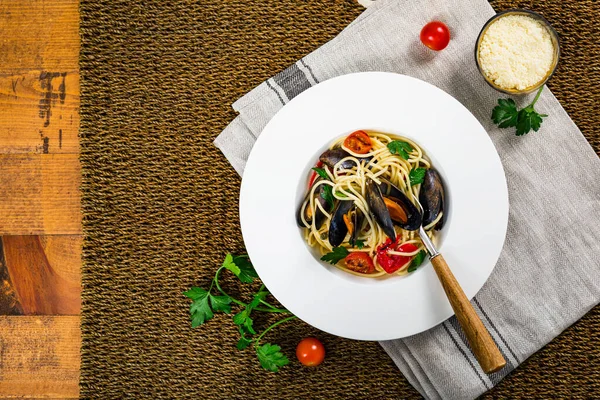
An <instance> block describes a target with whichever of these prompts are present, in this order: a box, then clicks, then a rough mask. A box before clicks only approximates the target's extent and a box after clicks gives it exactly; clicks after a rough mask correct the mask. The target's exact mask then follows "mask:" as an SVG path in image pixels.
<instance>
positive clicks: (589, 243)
mask: <svg viewBox="0 0 600 400" xmlns="http://www.w3.org/2000/svg"><path fill="white" fill-rule="evenodd" d="M493 14H494V11H493V10H492V8H491V7H490V6H489V4H488V3H487V1H485V0H468V1H467V0H450V1H444V0H430V1H427V2H417V1H408V0H384V1H378V2H376V3H375V4H374V5H373V6H371V7H369V8H368V9H367V10H366V11H365V12H364V13H363V14H362V15H361V16H359V17H358V18H357V19H356V20H355V21H354V22H352V23H351V24H350V25H349V26H348V27H347V28H346V29H345V30H344V31H343V32H341V33H340V34H339V35H338V36H337V37H336V38H335V39H333V40H332V41H330V42H329V43H327V44H325V45H324V46H322V47H321V48H319V49H317V50H315V51H314V52H312V53H311V54H309V55H307V56H306V57H304V58H303V59H301V60H299V61H298V62H296V63H295V64H294V65H292V66H290V67H289V68H287V69H286V70H284V71H283V72H281V73H279V74H277V75H275V76H274V77H272V78H270V79H268V80H267V81H265V82H263V83H262V84H261V85H259V86H258V87H256V88H255V89H254V90H252V91H251V92H250V93H248V94H247V95H245V96H244V97H242V98H241V99H239V100H238V101H236V102H235V104H233V108H234V109H235V110H236V111H238V112H239V116H238V117H237V118H236V119H235V120H234V121H233V122H231V124H230V125H229V126H227V128H226V129H225V130H224V131H223V133H221V135H220V136H219V137H218V138H217V139H216V140H215V144H216V146H217V147H219V148H220V149H221V150H222V151H223V153H224V154H225V156H226V157H227V158H228V160H229V161H230V162H231V164H232V165H233V166H234V168H235V169H236V171H238V173H240V174H242V173H243V170H244V165H245V160H246V159H247V157H248V154H249V153H250V150H251V149H252V146H253V143H254V141H255V140H256V138H257V137H258V135H259V134H260V132H261V131H262V129H263V128H264V126H265V125H266V123H267V122H268V121H269V119H270V118H271V117H272V116H273V115H274V114H275V113H276V112H277V111H278V110H279V109H281V107H282V106H283V105H284V104H286V103H287V102H288V101H289V100H291V99H292V98H293V97H294V96H296V95H298V94H299V93H301V92H302V91H303V90H305V89H308V88H309V87H311V86H313V85H315V84H317V83H319V82H322V81H324V80H326V79H329V78H332V77H335V76H338V75H342V74H346V73H351V72H359V71H391V72H397V73H402V74H406V75H410V76H414V77H417V78H420V79H422V80H424V81H427V82H430V83H433V84H434V85H436V86H438V87H440V88H441V89H443V90H445V91H446V92H448V93H450V94H451V95H452V96H454V97H455V98H457V99H458V100H459V101H460V102H462V103H463V104H464V105H465V106H466V107H467V108H468V109H469V110H470V111H471V112H472V113H473V114H474V115H475V116H476V117H477V118H478V119H479V121H480V122H481V123H482V124H483V126H484V127H485V128H486V130H487V131H488V133H489V135H490V137H491V139H492V141H493V142H494V145H495V146H496V149H497V150H498V153H499V154H500V158H501V160H502V163H503V166H504V170H505V172H506V178H507V181H508V189H509V200H510V217H509V223H508V233H507V238H506V243H505V245H504V249H503V250H502V254H501V256H500V259H499V261H498V263H497V265H496V267H495V269H494V272H493V273H492V276H491V277H490V278H489V280H488V281H487V283H486V284H485V285H484V287H483V288H482V289H481V291H480V292H479V293H478V294H477V295H476V297H475V298H474V299H473V301H472V304H473V305H474V307H475V310H476V311H477V312H478V313H479V315H480V316H481V318H482V319H483V322H484V324H485V325H486V327H487V328H488V330H489V331H490V333H491V334H492V336H493V338H494V339H495V341H496V343H497V344H498V345H499V347H500V349H501V351H502V353H503V354H504V356H505V358H506V360H507V365H506V367H505V368H503V369H502V370H501V371H499V372H496V373H494V374H491V375H486V374H485V373H484V372H483V371H482V370H481V368H480V367H479V365H478V363H477V361H476V360H475V358H474V357H473V354H472V352H471V350H470V348H469V346H468V345H467V343H466V340H465V337H464V335H463V333H462V331H461V329H460V327H459V325H458V323H457V321H456V318H455V317H452V318H450V319H449V320H447V321H445V322H444V323H442V324H440V325H438V326H436V327H434V328H432V329H430V330H428V331H426V332H423V333H421V334H418V335H414V336H411V337H407V338H404V339H398V340H392V341H386V342H381V345H382V346H383V348H384V349H385V350H386V351H387V353H388V354H389V355H390V357H392V359H393V360H394V362H395V363H396V365H398V367H399V368H400V370H401V371H402V373H403V374H404V375H405V376H406V378H407V379H408V380H409V381H410V382H411V384H412V385H413V386H414V387H415V388H417V390H419V392H421V394H423V396H425V397H426V398H432V399H436V398H444V399H463V398H474V397H476V396H478V395H480V394H481V393H483V392H485V391H487V390H488V389H490V388H492V387H493V386H494V385H496V384H497V383H498V382H499V381H500V380H501V379H502V378H503V377H504V376H506V375H507V374H508V373H509V372H510V371H512V370H513V369H514V368H515V367H516V366H517V365H519V364H520V363H522V362H523V361H524V360H525V359H526V358H527V357H529V356H530V355H531V354H532V353H534V352H536V351H537V350H539V349H540V347H542V346H544V345H545V344H546V343H548V342H549V341H550V340H551V339H552V338H554V337H555V336H556V335H558V334H559V333H560V332H562V331H563V330H564V329H565V328H567V327H568V326H569V325H571V324H572V323H573V322H575V321H576V320H578V319H579V318H580V317H581V316H583V315H584V314H585V313H586V312H587V311H588V310H590V309H591V308H592V307H593V306H595V305H596V304H598V303H599V302H600V273H599V272H600V251H598V250H600V245H599V243H600V185H599V182H600V160H599V159H598V157H597V156H596V154H595V153H594V151H593V150H592V148H591V147H590V146H589V144H588V143H587V141H586V140H585V138H584V137H583V136H582V135H581V132H580V131H579V129H578V128H577V126H575V124H574V123H573V122H572V121H571V119H570V118H569V116H568V115H567V113H566V112H565V110H564V109H563V108H562V107H561V106H560V104H559V103H558V101H557V100H556V98H555V97H554V96H553V95H552V94H551V93H550V91H549V90H547V89H546V90H545V91H544V93H543V94H542V97H541V99H540V100H539V102H538V103H537V104H536V108H537V109H538V110H540V111H543V112H544V113H547V114H548V115H549V117H548V118H546V119H545V120H544V123H543V125H542V128H541V131H539V132H537V133H530V134H528V135H526V136H523V137H516V136H515V135H514V132H513V131H512V130H510V129H509V130H500V129H498V128H496V127H495V126H494V125H493V123H492V121H491V120H490V114H491V110H492V108H493V107H494V106H495V103H496V100H497V99H498V97H501V96H500V95H499V93H498V92H496V91H494V90H493V89H491V88H490V87H488V86H487V85H486V84H485V83H484V81H483V79H482V78H481V76H480V75H479V73H478V71H477V69H476V66H475V62H474V60H473V49H474V44H475V39H476V37H477V34H478V33H479V30H480V29H481V27H482V26H483V24H484V22H485V21H486V20H487V19H488V18H489V17H491V16H492V15H493ZM433 19H439V20H442V21H444V22H446V24H447V25H448V26H449V27H450V29H451V32H452V40H451V42H450V45H449V46H448V47H447V48H446V49H445V50H443V51H441V52H439V53H433V52H430V51H429V50H427V49H425V48H424V47H423V46H422V45H421V44H420V42H419V39H418V33H419V31H420V29H421V27H422V26H423V25H424V24H425V23H427V22H429V21H431V20H433ZM502 97H505V96H502ZM527 100H531V98H528V99H524V100H522V101H523V102H525V101H527ZM474 184H476V183H474Z"/></svg>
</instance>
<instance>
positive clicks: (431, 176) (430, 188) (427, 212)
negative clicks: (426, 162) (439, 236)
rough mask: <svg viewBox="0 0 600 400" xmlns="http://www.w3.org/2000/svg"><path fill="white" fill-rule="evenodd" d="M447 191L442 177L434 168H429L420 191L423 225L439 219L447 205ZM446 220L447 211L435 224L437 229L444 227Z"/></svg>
mask: <svg viewBox="0 0 600 400" xmlns="http://www.w3.org/2000/svg"><path fill="white" fill-rule="evenodd" d="M445 202H446V199H445V193H444V184H443V183H442V177H441V176H440V174H439V173H438V172H437V171H436V170H435V169H433V168H429V169H428V170H427V172H425V177H424V178H423V183H422V184H421V191H420V193H419V203H421V207H423V226H427V225H429V224H431V223H432V222H433V221H435V220H436V219H437V217H438V216H439V215H440V213H441V212H443V211H444V207H445ZM445 220H446V213H445V212H444V214H443V215H442V218H441V219H440V221H439V222H438V223H437V224H436V225H435V227H434V228H435V229H436V230H439V229H442V227H443V226H444V222H445Z"/></svg>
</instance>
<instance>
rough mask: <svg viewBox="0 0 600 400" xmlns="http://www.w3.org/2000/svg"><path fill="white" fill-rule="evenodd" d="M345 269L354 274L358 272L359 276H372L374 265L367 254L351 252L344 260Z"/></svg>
mask: <svg viewBox="0 0 600 400" xmlns="http://www.w3.org/2000/svg"><path fill="white" fill-rule="evenodd" d="M344 263H345V264H346V268H348V269H349V270H352V271H354V272H360V273H361V274H372V273H373V272H375V265H374V264H373V260H372V259H371V257H369V255H368V254H367V253H361V252H358V251H356V252H353V253H350V254H348V255H347V256H346V258H344Z"/></svg>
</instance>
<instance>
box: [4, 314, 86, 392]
mask: <svg viewBox="0 0 600 400" xmlns="http://www.w3.org/2000/svg"><path fill="white" fill-rule="evenodd" d="M0 345H1V346H2V351H1V353H0V397H2V398H11V397H28V398H78V397H79V368H80V357H79V352H80V350H79V349H80V347H81V333H80V317H78V316H60V317H49V316H43V317H35V316H16V317H15V316H1V317H0Z"/></svg>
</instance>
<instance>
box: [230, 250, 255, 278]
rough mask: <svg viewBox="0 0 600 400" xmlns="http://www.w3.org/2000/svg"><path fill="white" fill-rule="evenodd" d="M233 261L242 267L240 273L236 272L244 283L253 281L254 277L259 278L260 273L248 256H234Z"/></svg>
mask: <svg viewBox="0 0 600 400" xmlns="http://www.w3.org/2000/svg"><path fill="white" fill-rule="evenodd" d="M233 262H234V263H235V265H237V266H238V268H239V269H240V272H239V274H236V276H237V277H238V278H239V279H240V281H242V282H244V283H252V281H253V280H254V278H258V274H257V273H256V270H255V269H254V267H253V266H252V263H251V262H250V260H249V259H248V256H236V257H233Z"/></svg>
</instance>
